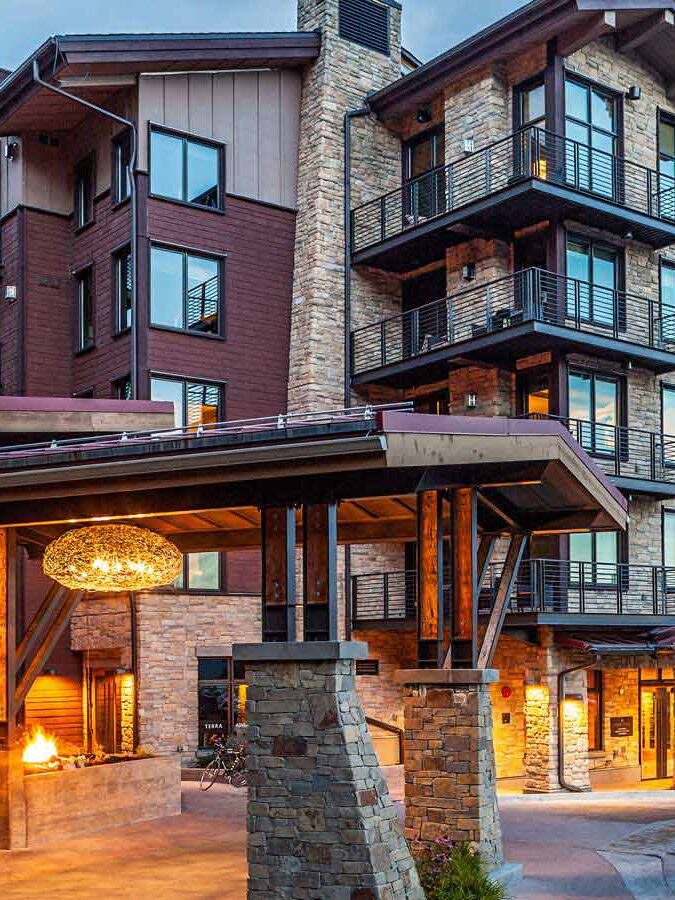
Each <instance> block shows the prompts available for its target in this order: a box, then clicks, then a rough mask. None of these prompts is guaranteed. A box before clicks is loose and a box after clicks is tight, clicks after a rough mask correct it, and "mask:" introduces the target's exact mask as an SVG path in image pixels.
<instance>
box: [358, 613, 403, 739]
mask: <svg viewBox="0 0 675 900" xmlns="http://www.w3.org/2000/svg"><path fill="white" fill-rule="evenodd" d="M353 638H354V640H357V641H363V642H364V643H366V644H367V645H368V659H376V660H377V661H378V663H379V674H378V675H359V676H358V677H357V679H356V689H357V691H358V694H359V697H360V698H361V703H362V704H363V710H364V712H365V714H366V715H367V716H368V717H370V718H373V719H379V721H380V722H386V723H387V724H388V725H394V726H395V727H396V728H403V690H402V688H401V685H400V684H397V683H396V681H395V680H394V672H396V671H397V670H398V669H407V668H412V667H413V666H415V665H416V664H417V633H416V630H415V625H414V624H413V625H412V627H411V628H410V629H406V630H399V629H398V628H396V629H393V628H392V629H390V630H385V629H382V630H381V631H378V630H376V629H374V628H368V629H364V630H360V631H359V630H357V631H355V632H354V634H353Z"/></svg>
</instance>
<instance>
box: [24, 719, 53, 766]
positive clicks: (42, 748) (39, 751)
mask: <svg viewBox="0 0 675 900" xmlns="http://www.w3.org/2000/svg"><path fill="white" fill-rule="evenodd" d="M58 755H59V754H58V750H57V749H56V741H55V740H54V738H52V737H48V736H47V735H46V734H45V732H44V730H43V729H42V727H41V726H39V725H38V727H37V728H36V729H35V730H34V731H33V732H32V734H31V737H30V740H29V742H28V743H27V744H26V746H25V748H24V751H23V757H22V759H23V761H24V763H28V764H32V765H39V764H40V763H48V762H49V760H50V759H52V758H53V757H55V756H58Z"/></svg>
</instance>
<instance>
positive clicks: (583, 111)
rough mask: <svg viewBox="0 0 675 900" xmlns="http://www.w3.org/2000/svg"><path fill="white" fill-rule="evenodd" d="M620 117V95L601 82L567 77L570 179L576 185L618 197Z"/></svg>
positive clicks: (566, 102)
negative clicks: (617, 161) (608, 89)
mask: <svg viewBox="0 0 675 900" xmlns="http://www.w3.org/2000/svg"><path fill="white" fill-rule="evenodd" d="M618 123H619V116H618V108H617V100H616V96H615V95H614V94H612V93H611V92H610V91H605V90H603V89H602V88H600V87H598V86H597V85H593V84H590V83H588V82H585V81H582V80H579V79H577V78H572V77H570V76H568V77H567V78H566V80H565V136H566V137H567V138H569V139H570V141H574V142H575V143H574V144H572V143H569V145H568V146H567V147H566V151H565V164H566V178H567V180H568V181H570V182H571V183H572V184H574V186H575V187H578V188H581V189H582V190H587V191H592V192H593V193H595V194H602V195H603V196H606V197H612V198H615V197H616V195H617V193H618V192H619V188H620V186H619V184H618V177H617V174H618V169H617V166H616V156H617V147H618V127H619V125H618Z"/></svg>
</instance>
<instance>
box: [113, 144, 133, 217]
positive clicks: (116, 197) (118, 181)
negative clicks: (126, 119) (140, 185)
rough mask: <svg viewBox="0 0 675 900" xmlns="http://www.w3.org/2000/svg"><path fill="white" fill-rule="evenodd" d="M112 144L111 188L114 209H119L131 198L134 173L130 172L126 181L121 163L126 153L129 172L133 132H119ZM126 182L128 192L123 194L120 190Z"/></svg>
mask: <svg viewBox="0 0 675 900" xmlns="http://www.w3.org/2000/svg"><path fill="white" fill-rule="evenodd" d="M111 144H112V148H111V169H110V175H111V177H110V188H111V192H112V204H113V207H117V206H121V205H122V204H123V203H126V202H127V201H128V200H129V199H130V197H131V179H132V178H133V173H132V172H131V171H128V178H127V179H124V180H123V179H122V177H121V173H120V163H121V162H123V161H124V154H125V151H126V157H127V160H128V162H127V166H125V168H127V170H128V169H129V162H130V160H131V130H130V129H129V128H124V129H123V130H122V131H120V132H118V134H116V135H115V136H114V137H113V138H112V141H111ZM124 181H127V191H126V193H124V194H122V193H121V190H120V189H121V186H122V184H123V182H124Z"/></svg>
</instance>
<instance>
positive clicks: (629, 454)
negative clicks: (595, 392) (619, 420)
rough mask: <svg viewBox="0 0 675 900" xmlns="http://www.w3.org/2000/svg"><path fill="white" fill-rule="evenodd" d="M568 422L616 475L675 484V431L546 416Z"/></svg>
mask: <svg viewBox="0 0 675 900" xmlns="http://www.w3.org/2000/svg"><path fill="white" fill-rule="evenodd" d="M529 418H532V419H540V418H545V419H553V420H555V421H559V422H562V423H563V424H565V425H566V426H567V427H568V428H569V430H570V432H571V433H572V435H573V436H574V438H575V440H576V441H577V443H579V444H581V446H582V447H583V448H584V450H585V451H586V452H587V453H589V454H590V455H591V456H592V457H593V460H594V462H595V463H596V464H597V465H598V466H599V467H600V468H601V469H602V470H603V472H606V473H607V474H608V475H613V476H614V477H615V478H639V479H641V480H644V481H657V482H665V483H666V484H675V435H670V434H662V433H661V432H658V431H647V430H645V429H642V428H633V427H629V426H624V425H608V424H606V423H604V422H591V421H587V420H585V419H571V418H566V417H564V416H543V415H541V414H538V413H535V414H533V415H531V416H529Z"/></svg>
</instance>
